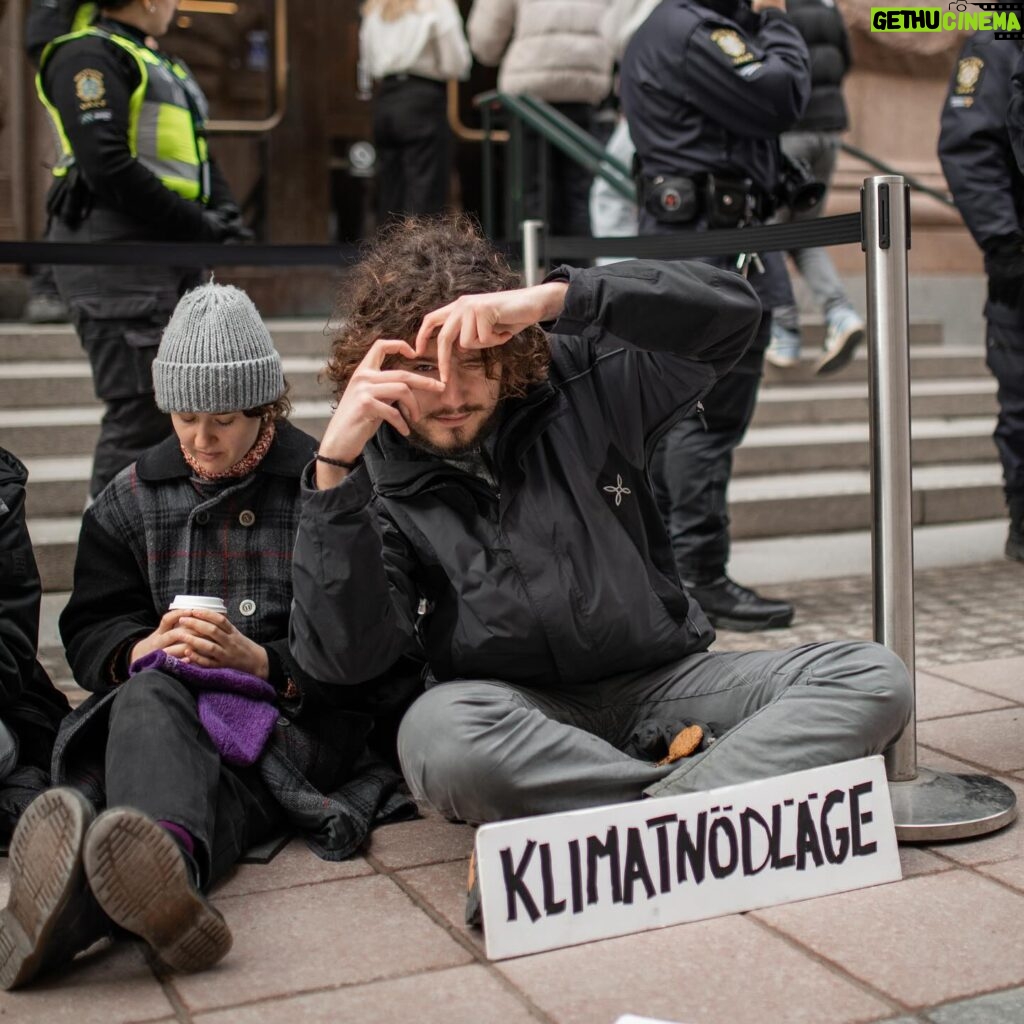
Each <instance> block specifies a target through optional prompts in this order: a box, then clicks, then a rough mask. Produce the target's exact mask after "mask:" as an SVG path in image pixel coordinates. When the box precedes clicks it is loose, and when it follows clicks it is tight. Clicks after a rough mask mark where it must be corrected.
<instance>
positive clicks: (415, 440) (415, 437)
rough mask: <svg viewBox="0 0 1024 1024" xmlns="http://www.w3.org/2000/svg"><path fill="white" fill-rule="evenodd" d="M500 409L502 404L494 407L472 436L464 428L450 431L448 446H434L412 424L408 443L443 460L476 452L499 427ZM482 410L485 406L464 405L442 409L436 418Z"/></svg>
mask: <svg viewBox="0 0 1024 1024" xmlns="http://www.w3.org/2000/svg"><path fill="white" fill-rule="evenodd" d="M499 407H500V403H499V405H496V406H495V407H494V409H493V410H492V411H491V414H490V416H488V417H487V419H485V420H484V421H483V423H481V424H480V426H479V427H478V428H477V429H476V431H475V432H474V433H473V434H471V435H470V434H467V433H466V431H465V429H464V428H463V427H456V428H455V429H453V430H449V431H448V436H449V437H450V438H451V442H450V443H449V444H447V445H439V444H434V442H433V441H431V440H430V439H429V438H427V437H425V436H424V435H423V434H421V433H420V431H419V430H417V429H416V427H415V426H414V425H412V424H410V425H409V437H408V441H409V443H410V444H411V445H413V446H415V447H416V448H419V449H420V450H421V451H425V452H429V453H430V454H431V455H436V456H438V457H439V458H442V459H450V458H451V457H452V456H453V455H455V456H458V455H465V454H466V453H467V452H471V451H475V450H476V449H477V448H479V447H480V445H482V444H483V442H484V441H485V440H487V438H488V437H489V436H490V435H491V434H493V433H494V431H495V428H496V427H497V426H498V409H499ZM482 409H483V406H480V405H463V406H460V407H459V408H458V409H442V410H441V411H440V412H439V413H437V414H435V416H436V415H441V416H459V415H462V414H463V413H476V412H480V411H481V410H482ZM429 418H434V417H429Z"/></svg>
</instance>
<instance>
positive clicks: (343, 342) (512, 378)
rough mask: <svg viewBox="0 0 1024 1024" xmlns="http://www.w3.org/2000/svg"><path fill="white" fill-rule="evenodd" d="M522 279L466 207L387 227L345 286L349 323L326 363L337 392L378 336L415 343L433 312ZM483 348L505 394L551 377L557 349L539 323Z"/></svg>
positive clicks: (341, 305)
mask: <svg viewBox="0 0 1024 1024" xmlns="http://www.w3.org/2000/svg"><path fill="white" fill-rule="evenodd" d="M521 286H522V282H521V281H520V279H519V275H518V274H516V273H515V272H514V271H512V270H511V268H510V267H509V266H508V264H507V263H506V262H505V258H504V257H503V256H502V255H501V253H499V252H498V251H497V250H496V249H495V248H494V246H493V245H491V243H490V242H489V241H488V240H487V239H486V238H485V237H484V236H483V233H482V232H481V230H480V227H479V225H478V224H477V223H476V221H475V220H473V218H471V217H468V216H466V215H465V214H453V215H444V216H440V217H429V218H428V217H407V218H405V219H403V220H398V221H395V222H394V223H392V224H390V225H389V226H387V227H385V228H383V229H382V230H381V231H380V232H378V234H377V235H376V237H375V238H374V239H373V240H372V241H371V242H370V244H369V245H368V247H367V248H366V250H365V252H364V255H363V258H362V259H361V260H360V261H359V263H358V264H357V265H356V266H355V267H354V268H353V270H352V271H351V272H350V273H349V274H347V275H346V277H345V279H344V280H343V282H342V285H341V288H340V289H339V294H338V304H337V309H336V314H335V315H336V319H337V320H339V321H342V322H343V323H342V327H341V332H340V333H339V334H338V335H337V337H335V339H334V341H333V343H332V345H331V356H330V358H329V359H328V361H327V368H326V371H325V375H326V377H327V379H328V380H330V381H331V383H332V386H333V389H334V395H335V398H340V396H341V394H342V393H343V392H344V390H345V388H346V386H347V385H348V382H349V378H350V377H351V376H352V374H353V373H354V372H355V370H356V367H358V365H359V363H360V362H362V360H363V357H364V356H365V355H366V353H367V351H368V350H369V348H370V346H371V345H372V344H373V343H374V342H375V341H376V340H377V339H378V338H402V339H404V340H405V341H408V342H410V343H412V342H413V340H414V339H415V337H416V332H417V331H418V330H419V328H420V323H421V322H422V320H423V318H424V317H425V316H426V315H427V313H430V312H431V311H433V310H435V309H439V308H440V307H441V306H446V305H447V304H448V303H449V302H453V301H454V300H455V299H457V298H458V297H459V296H460V295H473V294H481V293H484V292H495V291H504V290H507V289H511V288H519V287H521ZM480 354H481V356H482V357H483V360H484V367H485V370H486V372H487V374H488V376H492V377H493V376H497V375H499V374H500V376H501V397H502V398H508V397H514V396H521V395H523V394H525V393H526V391H527V389H528V388H529V387H530V385H531V384H537V383H539V382H540V381H542V380H544V379H546V377H547V373H548V364H549V362H550V352H549V350H548V343H547V338H546V337H545V335H544V332H543V331H542V330H541V329H540V328H539V327H537V326H532V327H528V328H527V329H526V330H525V331H521V332H520V333H519V334H517V335H516V336H515V337H514V338H512V339H510V340H509V341H508V342H506V343H505V344H504V345H500V346H498V347H496V348H485V349H482V350H481V352H480ZM385 365H387V364H385Z"/></svg>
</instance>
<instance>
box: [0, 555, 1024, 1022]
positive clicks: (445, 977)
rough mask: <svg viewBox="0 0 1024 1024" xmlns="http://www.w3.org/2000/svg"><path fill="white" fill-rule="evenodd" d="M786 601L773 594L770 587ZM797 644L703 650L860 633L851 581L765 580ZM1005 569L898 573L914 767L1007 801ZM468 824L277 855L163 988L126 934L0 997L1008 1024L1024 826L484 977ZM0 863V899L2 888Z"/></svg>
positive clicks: (1019, 574) (1015, 601)
mask: <svg viewBox="0 0 1024 1024" xmlns="http://www.w3.org/2000/svg"><path fill="white" fill-rule="evenodd" d="M775 592H777V593H782V590H776V591H775ZM784 593H785V596H788V597H791V598H793V599H794V600H795V601H796V603H797V608H798V620H797V626H796V628H795V629H793V630H789V631H785V632H779V633H772V634H746V635H743V634H738V633H723V634H722V636H721V640H720V646H721V647H722V648H732V649H743V648H750V647H757V646H772V647H777V646H785V645H788V644H793V643H799V642H807V641H813V640H818V639H825V638H834V637H839V636H842V637H850V638H855V637H870V635H871V616H870V586H869V584H868V582H867V581H866V580H864V579H848V580H833V581H828V582H822V583H803V584H797V585H793V586H789V587H787V588H785V591H784ZM1022 598H1024V569H1022V567H1020V566H1015V565H1011V564H1008V563H1007V564H993V565H985V566H978V567H973V568H969V569H950V570H942V571H933V572H928V573H921V574H919V575H918V578H917V612H918V654H917V662H918V674H917V691H918V739H919V747H918V749H919V759H920V761H921V763H922V764H927V765H928V766H930V767H933V768H938V769H943V770H952V771H967V772H972V771H982V772H985V773H987V774H991V775H994V776H996V777H998V778H999V779H1001V780H1002V781H1004V782H1005V783H1006V784H1007V785H1009V786H1010V787H1012V788H1013V789H1014V790H1015V791H1016V793H1017V794H1018V797H1019V798H1020V797H1024V640H1022V635H1021V634H1022V628H1021V627H1022V620H1024V599H1022ZM472 842H473V830H472V829H471V828H469V827H468V826H464V825H451V824H448V823H446V822H444V821H441V820H439V819H437V818H435V817H426V818H424V819H423V820H420V821H416V822H408V823H403V824H399V825H392V826H390V827H388V828H384V829H379V830H378V831H377V832H376V833H374V835H373V837H372V839H371V842H370V843H369V845H368V847H367V849H366V850H365V851H364V853H363V855H362V856H360V857H357V858H355V859H353V860H351V861H348V862H346V863H344V864H326V863H324V862H322V861H319V860H317V859H316V858H315V857H313V856H312V855H311V854H310V853H308V851H307V850H306V849H305V848H304V846H303V845H302V844H301V843H298V842H293V843H292V844H291V845H290V846H289V847H288V848H287V849H286V850H285V851H284V852H283V853H282V854H281V855H279V856H278V857H277V858H276V859H275V860H274V861H273V862H271V863H270V864H269V865H262V866H257V865H243V866H242V867H240V868H239V869H238V870H237V872H236V873H235V874H234V876H233V877H232V878H231V879H230V880H229V881H228V882H227V883H226V884H224V885H222V886H221V887H220V888H219V889H218V890H217V892H216V894H215V897H214V898H215V900H216V903H217V905H218V906H219V907H220V908H221V910H222V911H223V912H224V914H225V916H226V918H227V920H228V923H229V924H230V925H231V927H232V929H233V931H234V935H235V946H234V948H233V950H232V952H231V953H230V955H229V956H228V958H227V959H226V960H225V961H224V962H223V963H222V964H221V965H219V966H218V967H217V968H216V969H215V970H213V971H209V972H207V973H205V974H203V975H198V976H193V977H170V976H167V975H165V974H163V973H162V972H161V971H160V970H159V969H158V968H157V967H155V965H153V964H151V963H150V962H149V961H148V959H147V958H146V956H145V953H144V951H143V950H141V949H140V948H139V947H138V946H135V945H133V944H131V943H128V942H122V943H119V944H118V945H117V946H115V947H114V948H100V949H98V950H96V951H94V952H93V953H91V954H90V955H89V956H88V957H86V958H84V959H83V960H80V961H79V963H78V964H76V967H75V969H74V970H73V971H72V972H70V973H69V974H68V975H66V976H65V977H64V978H63V979H61V980H60V981H51V982H48V983H44V984H41V985H39V986H38V987H36V988H35V989H32V990H29V991H28V992H25V993H20V994H0V1021H3V1020H10V1021H12V1022H13V1021H17V1022H18V1024H54V1022H64V1021H67V1022H73V1024H92V1022H97V1024H118V1022H125V1024H127V1022H142V1021H160V1022H170V1021H178V1022H181V1024H191V1022H195V1024H275V1022H281V1024H285V1022H288V1024H291V1022H294V1021H309V1022H325V1024H326V1022H332V1024H333V1022H350V1021H351V1022H359V1024H392V1022H395V1024H398V1022H400V1024H408V1022H416V1024H431V1022H437V1024H442V1022H443V1024H463V1022H464V1024H476V1022H490V1021H496V1022H501V1024H505V1022H509V1024H519V1022H526V1021H534V1022H546V1024H612V1022H613V1021H615V1019H616V1018H617V1017H618V1016H619V1015H620V1014H622V1013H626V1012H631V1013H638V1014H644V1015H646V1016H649V1017H654V1018H661V1019H662V1020H667V1021H677V1022H681V1024H682V1022H685V1024H855V1022H875V1021H877V1022H885V1024H897V1022H898V1024H910V1022H930V1024H1021V1022H1024V825H1022V824H1021V823H1019V822H1018V823H1015V824H1013V825H1011V826H1010V827H1008V828H1006V829H1004V830H1003V831H1001V832H998V833H996V834H994V835H991V836H987V837H983V838H978V839H972V840H965V841H955V842H947V843H934V844H931V845H929V846H924V847H911V846H904V847H902V848H901V860H902V863H903V871H904V878H903V880H902V881H901V882H897V883H894V884H891V885H885V886H878V887H875V888H871V889H862V890H858V891H856V892H851V893H842V894H839V895H835V896H829V897H824V898H821V899H817V900H808V901H805V902H803V903H795V904H789V905H786V906H782V907H775V908H772V909H768V910H763V911H754V912H751V913H748V914H736V915H730V916H727V917H722V918H718V919H715V920H711V921H703V922H697V923H694V924H688V925H681V926H678V927H674V928H667V929H662V930H659V931H652V932H648V933H645V934H641V935H632V936H625V937H623V938H619V939H612V940H607V941H605V942H597V943H590V944H588V945H584V946H578V947H575V948H571V949H565V950H558V951H554V952H550V953H542V954H539V955H536V956H531V957H523V958H520V959H516V960H510V961H505V962H501V963H489V962H488V961H487V960H486V958H485V957H484V955H483V951H482V945H481V937H480V933H479V932H474V931H470V930H468V929H467V928H466V927H465V926H464V925H463V923H462V912H463V899H464V897H463V887H464V883H465V878H466V870H467V858H468V855H469V852H470V849H471V847H472ZM6 870H7V868H6V862H2V863H0V898H3V896H4V895H5V891H6Z"/></svg>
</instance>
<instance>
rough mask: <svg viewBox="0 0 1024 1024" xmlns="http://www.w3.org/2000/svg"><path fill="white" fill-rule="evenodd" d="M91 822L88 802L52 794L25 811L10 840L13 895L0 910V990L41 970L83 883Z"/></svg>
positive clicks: (56, 792)
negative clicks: (84, 844) (84, 847)
mask: <svg viewBox="0 0 1024 1024" xmlns="http://www.w3.org/2000/svg"><path fill="white" fill-rule="evenodd" d="M92 819H93V809H92V806H91V805H90V804H89V802H88V801H87V800H86V799H85V798H84V797H83V796H81V795H80V794H79V793H76V792H75V791H74V790H69V789H54V790H50V791H49V792H47V793H43V794H42V795H41V796H39V797H37V798H36V799H35V800H34V801H33V802H32V803H31V804H29V806H28V807H27V808H26V810H25V813H24V814H23V815H22V816H21V820H20V821H19V822H18V827H17V828H16V829H15V831H14V836H13V838H12V839H11V848H10V851H9V854H8V856H9V858H10V874H11V891H10V895H9V896H8V899H7V906H6V907H5V908H4V909H3V910H0V989H4V990H9V989H12V988H17V987H18V986H19V985H24V984H25V983H26V982H27V981H30V980H31V979H32V978H33V977H34V976H35V975H36V973H37V972H38V971H39V969H40V967H41V966H42V964H43V961H44V959H45V954H46V951H47V947H48V946H49V944H50V940H51V939H52V938H53V937H54V935H55V934H56V933H57V930H58V927H59V925H60V921H61V915H62V914H63V912H64V911H65V910H66V909H67V908H68V906H69V905H70V904H71V903H72V902H73V900H74V899H75V897H76V896H77V895H78V893H79V892H80V891H81V890H82V888H83V886H84V884H85V876H84V873H83V870H82V859H81V850H82V842H83V839H84V837H85V834H86V829H87V828H88V826H89V823H90V822H91V821H92Z"/></svg>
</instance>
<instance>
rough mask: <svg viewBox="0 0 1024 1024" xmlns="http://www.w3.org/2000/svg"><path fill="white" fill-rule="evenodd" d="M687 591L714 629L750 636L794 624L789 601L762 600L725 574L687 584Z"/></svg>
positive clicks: (753, 591) (754, 592)
mask: <svg viewBox="0 0 1024 1024" xmlns="http://www.w3.org/2000/svg"><path fill="white" fill-rule="evenodd" d="M686 589H687V590H688V591H689V592H690V593H691V594H692V595H693V597H694V599H695V600H696V601H697V603H698V604H699V605H700V606H701V608H702V609H703V610H704V614H705V615H706V616H707V617H708V618H709V619H710V620H711V624H712V625H713V626H721V627H722V628H723V629H736V630H739V631H740V632H741V633H750V632H752V631H753V630H756V629H785V628H786V627H787V626H788V625H789V624H790V623H791V622H792V621H793V606H792V605H791V604H790V603H789V602H788V601H773V600H771V599H770V598H767V597H762V596H761V595H760V594H758V593H757V591H755V590H751V589H750V587H744V586H741V585H740V584H739V583H737V582H736V581H735V580H731V579H729V577H728V576H726V575H725V574H724V573H723V574H722V575H721V576H719V577H718V578H717V579H714V580H711V581H710V582H708V583H687V584H686Z"/></svg>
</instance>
